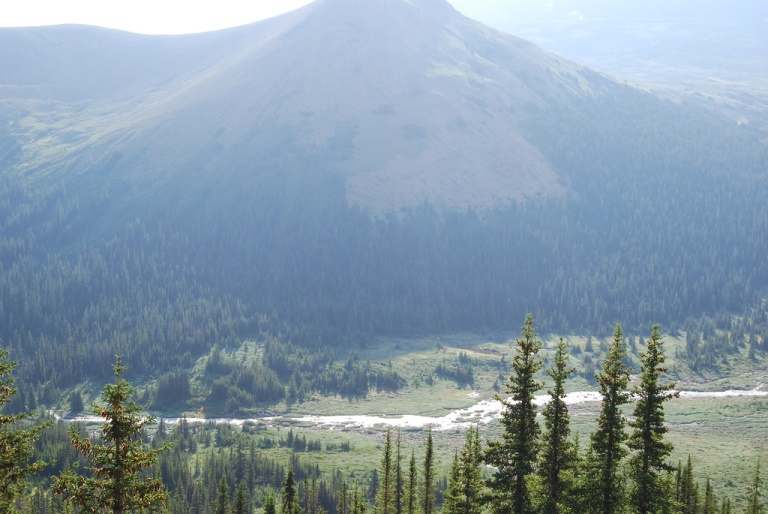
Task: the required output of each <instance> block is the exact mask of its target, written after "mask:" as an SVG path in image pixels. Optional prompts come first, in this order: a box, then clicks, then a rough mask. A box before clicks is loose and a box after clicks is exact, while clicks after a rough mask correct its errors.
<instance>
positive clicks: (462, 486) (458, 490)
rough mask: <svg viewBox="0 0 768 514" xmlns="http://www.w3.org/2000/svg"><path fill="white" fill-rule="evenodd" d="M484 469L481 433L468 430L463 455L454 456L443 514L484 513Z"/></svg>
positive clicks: (474, 429) (474, 428)
mask: <svg viewBox="0 0 768 514" xmlns="http://www.w3.org/2000/svg"><path fill="white" fill-rule="evenodd" d="M482 499H483V469H482V452H481V448H480V433H479V430H478V429H477V427H470V428H469V429H467V434H466V439H465V441H464V446H463V447H462V449H461V454H460V455H459V454H456V455H454V461H453V465H452V467H451V476H450V477H449V479H448V489H447V490H446V492H445V496H444V500H443V514H480V513H481V512H482V511H483V504H482Z"/></svg>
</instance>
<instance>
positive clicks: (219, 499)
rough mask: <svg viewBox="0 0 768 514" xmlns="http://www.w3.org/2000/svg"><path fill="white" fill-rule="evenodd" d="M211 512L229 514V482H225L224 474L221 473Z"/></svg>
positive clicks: (225, 476)
mask: <svg viewBox="0 0 768 514" xmlns="http://www.w3.org/2000/svg"><path fill="white" fill-rule="evenodd" d="M213 512H214V514H229V484H227V475H226V474H224V475H222V477H221V480H219V486H218V487H217V488H216V500H215V501H214V505H213Z"/></svg>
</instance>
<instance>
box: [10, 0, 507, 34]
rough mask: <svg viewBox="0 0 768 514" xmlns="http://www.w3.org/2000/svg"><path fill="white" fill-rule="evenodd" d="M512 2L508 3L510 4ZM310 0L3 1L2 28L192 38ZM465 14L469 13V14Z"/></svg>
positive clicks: (480, 2)
mask: <svg viewBox="0 0 768 514" xmlns="http://www.w3.org/2000/svg"><path fill="white" fill-rule="evenodd" d="M502 1H505V0H453V1H452V2H451V3H453V4H454V5H455V6H456V7H457V9H459V10H461V11H462V12H465V10H466V9H470V10H472V11H473V13H474V14H478V13H480V14H482V13H484V12H487V13H492V12H493V11H494V10H495V7H497V6H498V5H500V4H501V2H502ZM506 1H508V0H506ZM310 2H311V0H130V1H128V0H23V1H22V0H0V3H2V4H4V5H2V9H1V10H0V27H27V26H40V25H59V24H64V23H76V24H83V25H96V26H99V27H106V28H111V29H120V30H127V31H130V32H138V33H140V34H187V33H195V32H207V31H211V30H218V29H223V28H227V27H234V26H239V25H246V24H248V23H252V22H255V21H258V20H262V19H266V18H270V17H272V16H276V15H278V14H281V13H283V12H287V11H292V10H294V9H297V8H299V7H301V6H303V5H306V4H308V3H310ZM466 14H470V13H468V12H466Z"/></svg>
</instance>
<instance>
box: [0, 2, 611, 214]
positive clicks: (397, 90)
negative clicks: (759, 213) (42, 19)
mask: <svg viewBox="0 0 768 514" xmlns="http://www.w3.org/2000/svg"><path fill="white" fill-rule="evenodd" d="M0 38H2V39H4V40H5V41H6V42H8V44H6V45H3V47H5V48H9V46H13V47H14V48H16V51H15V52H7V51H6V53H5V54H4V55H0V61H2V63H3V66H1V67H0V70H5V71H0V83H2V84H3V89H2V90H1V91H2V96H3V97H4V100H3V101H4V104H5V105H6V106H13V109H11V108H10V107H8V108H7V109H6V111H7V112H13V113H14V115H13V119H12V124H11V129H10V131H9V132H10V136H11V137H13V139H14V141H15V142H16V144H17V145H18V148H19V151H18V152H17V153H15V154H14V155H15V160H14V162H13V165H14V167H15V168H16V169H17V170H19V171H24V172H37V173H41V174H43V175H45V176H49V173H50V170H51V168H56V169H58V170H67V173H70V174H82V173H86V174H87V175H88V176H89V177H90V176H91V175H93V174H96V175H98V174H102V175H103V174H104V173H105V170H107V169H108V170H110V173H111V174H112V175H111V176H113V177H116V178H118V180H119V181H124V182H125V183H124V184H121V185H120V184H119V183H118V185H119V187H117V188H116V189H118V190H123V189H124V190H126V191H131V192H134V191H139V190H142V189H154V188H156V187H162V184H167V183H176V180H177V179H179V178H180V177H181V176H186V177H190V176H194V177H195V178H194V179H193V180H195V181H201V183H200V184H198V185H199V186H200V187H202V188H205V187H206V186H205V183H206V181H207V180H212V179H213V180H216V181H221V180H226V179H227V177H231V180H235V181H242V180H246V181H247V178H243V176H241V175H239V174H238V173H239V172H240V171H242V170H243V169H247V168H249V167H253V166H254V163H260V162H266V161H271V162H274V161H275V160H277V161H279V162H281V163H282V164H281V165H285V166H289V167H301V168H303V171H306V172H318V170H320V169H323V170H326V171H327V172H329V173H334V174H338V175H340V176H341V177H343V180H344V183H345V191H346V193H345V194H346V198H347V201H348V203H349V204H353V205H358V206H362V207H365V208H368V209H370V210H372V211H374V212H379V213H383V212H389V211H399V210H402V209H405V208H413V207H416V206H418V205H421V204H422V203H424V202H428V203H432V204H434V205H436V206H439V207H443V208H449V209H453V208H456V209H461V210H463V209H466V208H477V209H481V210H482V209H485V208H488V207H492V206H496V205H504V204H507V203H509V202H510V201H515V200H524V199H528V198H539V197H544V196H549V195H556V196H559V195H562V194H563V193H564V191H565V184H566V182H567V181H566V179H565V178H564V177H563V176H562V173H558V170H556V169H554V168H553V166H552V164H551V163H550V162H548V160H547V159H546V158H545V157H544V156H543V155H542V154H541V152H540V151H539V150H538V149H537V147H536V146H535V145H534V144H532V143H531V141H529V140H528V138H527V137H526V134H525V133H524V132H523V131H522V130H521V123H524V122H526V121H528V120H530V119H532V118H535V117H536V116H537V115H538V113H539V112H541V111H542V110H544V109H545V108H549V107H551V106H552V105H557V104H563V105H565V104H568V103H572V102H574V101H578V99H580V98H585V97H596V96H601V95H616V94H620V91H621V89H622V88H623V87H625V86H622V85H620V84H617V83H614V82H611V81H609V80H608V79H606V78H605V77H603V76H600V75H598V74H596V73H594V72H592V71H590V70H588V69H585V68H582V67H580V66H578V65H576V64H574V63H572V62H569V61H566V60H563V59H560V58H557V57H556V56H554V55H552V54H549V53H546V52H544V51H542V50H540V49H539V48H537V47H535V46H533V45H531V44H529V43H527V42H525V41H523V40H520V39H518V38H515V37H513V36H509V35H505V34H502V33H499V32H497V31H494V30H492V29H489V28H488V27H486V26H483V25H481V24H479V23H476V22H473V21H471V20H469V19H467V18H465V17H463V16H462V15H460V14H459V13H458V12H457V11H455V10H454V9H453V8H452V7H451V6H450V5H449V4H448V3H447V2H445V1H444V0H418V1H406V0H371V1H366V2H359V1H356V0H317V1H316V2H315V3H313V4H310V5H309V6H307V7H305V8H303V9H300V10H298V11H295V12H293V13H289V14H287V15H284V16H281V17H278V18H275V19H272V20H267V21H265V22H261V23H257V24H254V25H251V26H246V27H241V28H238V29H232V30H226V31H221V32H216V33H210V34H201V35H190V36H163V37H158V36H138V35H133V34H127V33H119V32H113V31H106V30H101V29H92V28H87V27H52V28H47V29H29V30H13V31H0ZM38 55H42V56H43V57H42V58H33V56H38ZM276 156H277V157H276ZM308 163H309V164H308ZM306 168H312V169H306ZM233 170H238V173H235V172H234V171H233ZM190 173H192V174H193V175H190ZM188 180H189V178H187V179H185V181H187V182H188ZM113 186H114V184H113ZM126 186H127V187H126Z"/></svg>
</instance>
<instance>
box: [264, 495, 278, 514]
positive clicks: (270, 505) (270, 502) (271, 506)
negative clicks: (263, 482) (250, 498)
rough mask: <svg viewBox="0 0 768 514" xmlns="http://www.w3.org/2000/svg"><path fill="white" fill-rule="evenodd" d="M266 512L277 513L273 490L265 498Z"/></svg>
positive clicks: (268, 513) (267, 513)
mask: <svg viewBox="0 0 768 514" xmlns="http://www.w3.org/2000/svg"><path fill="white" fill-rule="evenodd" d="M264 514H277V507H276V506H275V495H274V494H272V491H270V492H268V493H267V497H266V498H265V499H264Z"/></svg>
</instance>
